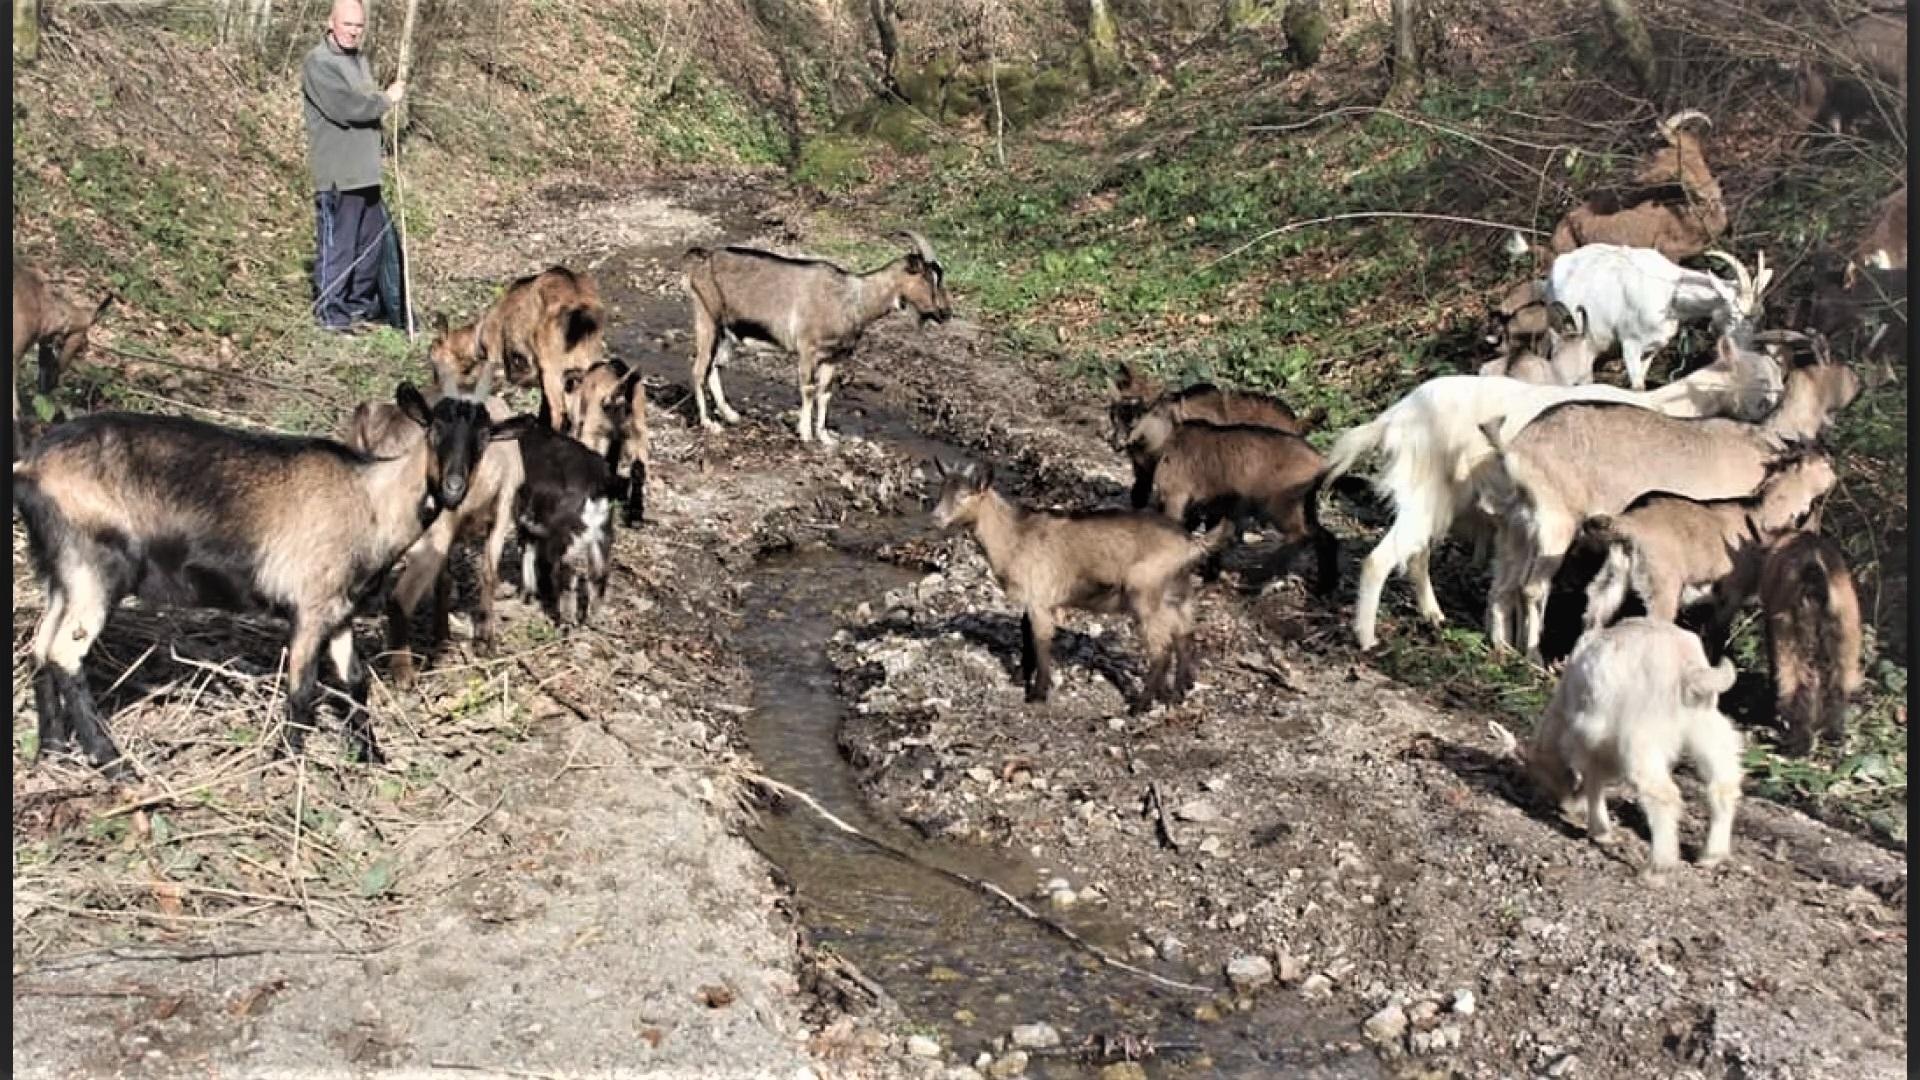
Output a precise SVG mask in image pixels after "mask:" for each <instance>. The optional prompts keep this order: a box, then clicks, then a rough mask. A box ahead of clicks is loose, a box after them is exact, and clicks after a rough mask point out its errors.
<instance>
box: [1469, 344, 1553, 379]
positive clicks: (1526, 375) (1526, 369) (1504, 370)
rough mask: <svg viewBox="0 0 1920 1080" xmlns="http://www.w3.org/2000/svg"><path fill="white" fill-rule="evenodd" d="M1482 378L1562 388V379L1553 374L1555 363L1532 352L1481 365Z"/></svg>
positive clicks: (1516, 354)
mask: <svg viewBox="0 0 1920 1080" xmlns="http://www.w3.org/2000/svg"><path fill="white" fill-rule="evenodd" d="M1479 373H1480V375H1481V377H1482V378H1488V379H1497V378H1502V377H1504V378H1508V379H1518V380H1520V381H1521V382H1523V383H1532V384H1533V385H1535V386H1560V385H1562V384H1561V382H1560V377H1559V376H1558V375H1555V374H1554V373H1553V363H1552V362H1551V361H1548V360H1544V359H1541V358H1540V357H1538V356H1535V355H1534V354H1533V353H1530V352H1519V353H1515V354H1513V355H1512V356H1504V357H1499V358H1497V359H1493V360H1489V361H1487V362H1486V363H1484V364H1481V365H1480V368H1479Z"/></svg>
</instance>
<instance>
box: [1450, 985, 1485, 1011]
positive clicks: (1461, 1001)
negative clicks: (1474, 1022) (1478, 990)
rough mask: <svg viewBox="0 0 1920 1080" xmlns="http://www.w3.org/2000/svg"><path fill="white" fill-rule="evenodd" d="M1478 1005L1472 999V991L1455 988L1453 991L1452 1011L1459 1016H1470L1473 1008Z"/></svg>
mask: <svg viewBox="0 0 1920 1080" xmlns="http://www.w3.org/2000/svg"><path fill="white" fill-rule="evenodd" d="M1478 1007H1479V1006H1478V1005H1477V1004H1476V1003H1475V1001H1474V999H1473V991H1471V990H1455V991H1454V992H1453V1011H1454V1012H1455V1013H1458V1014H1459V1015H1461V1016H1472V1015H1473V1010H1474V1009H1476V1008H1478Z"/></svg>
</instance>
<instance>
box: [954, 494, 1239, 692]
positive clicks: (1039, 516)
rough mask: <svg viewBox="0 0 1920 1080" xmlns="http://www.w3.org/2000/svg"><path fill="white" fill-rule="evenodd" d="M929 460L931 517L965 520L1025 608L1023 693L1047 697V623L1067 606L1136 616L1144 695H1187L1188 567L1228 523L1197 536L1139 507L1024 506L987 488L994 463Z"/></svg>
mask: <svg viewBox="0 0 1920 1080" xmlns="http://www.w3.org/2000/svg"><path fill="white" fill-rule="evenodd" d="M935 466H936V467H937V468H938V469H939V471H940V475H941V477H942V478H943V483H942V485H941V488H940V501H939V502H938V503H937V504H935V506H934V508H933V520H934V523H935V524H936V525H938V526H940V527H941V528H943V529H950V528H955V527H963V528H966V529H969V530H971V531H972V533H973V536H974V539H975V540H977V541H978V542H979V544H980V548H981V550H982V551H983V552H984V553H985V554H986V557H987V565H988V566H989V567H991V568H992V570H993V576H994V579H995V580H996V581H998V582H999V583H1000V587H1001V588H1002V589H1004V590H1006V593H1007V598H1008V599H1010V600H1012V601H1013V602H1014V603H1016V604H1019V605H1021V606H1022V607H1023V608H1025V612H1024V614H1022V616H1021V619H1020V629H1021V636H1022V641H1021V657H1020V675H1021V679H1022V681H1023V682H1024V683H1025V684H1026V695H1027V700H1028V701H1045V700H1047V696H1048V695H1049V694H1050V693H1051V692H1052V690H1053V630H1054V627H1055V626H1056V625H1057V624H1058V622H1059V619H1060V613H1061V612H1062V611H1063V610H1064V609H1066V608H1078V609H1080V610H1082V611H1093V612H1118V611H1125V612H1127V613H1129V614H1131V615H1132V616H1133V620H1134V623H1135V625H1136V626H1137V627H1138V628H1139V631H1140V636H1141V638H1142V639H1143V640H1144V641H1145V643H1146V649H1147V676H1146V686H1145V693H1144V694H1143V695H1142V696H1141V698H1140V701H1139V703H1140V704H1142V705H1144V704H1146V703H1148V702H1151V701H1153V700H1155V699H1159V700H1164V701H1178V700H1180V699H1181V698H1183V697H1185V696H1186V693H1187V691H1188V690H1189V689H1190V688H1191V687H1192V685H1193V583H1192V578H1191V577H1190V576H1189V575H1190V573H1191V571H1192V569H1193V567H1194V565H1195V564H1196V563H1198V562H1200V561H1201V560H1202V559H1205V558H1207V557H1208V556H1209V555H1211V554H1213V553H1214V552H1216V551H1218V550H1219V549H1220V547H1221V546H1222V545H1223V544H1225V542H1226V539H1227V530H1228V526H1227V524H1226V523H1224V522H1222V523H1221V524H1220V526H1219V527H1217V528H1215V529H1214V530H1213V531H1212V532H1211V533H1208V534H1207V535H1206V536H1205V537H1198V538H1197V537H1193V536H1190V535H1188V533H1187V532H1186V530H1184V529H1182V528H1180V526H1178V525H1176V524H1174V523H1173V522H1170V521H1168V520H1166V519H1165V518H1163V517H1160V516H1159V515H1156V514H1148V513H1142V512H1140V511H1136V510H1094V511H1086V512H1081V513H1066V514H1063V513H1052V512H1047V511H1038V510H1027V509H1025V508H1023V507H1021V506H1018V505H1016V504H1015V503H1013V502H1011V501H1009V500H1008V499H1007V498H1005V497H1004V496H1002V495H1001V494H1000V493H999V492H997V491H995V490H994V489H993V468H992V467H991V466H987V467H980V468H976V467H969V468H966V469H963V470H961V471H958V472H951V473H950V472H948V471H947V470H946V467H945V466H944V465H942V464H940V463H939V462H938V461H936V462H935Z"/></svg>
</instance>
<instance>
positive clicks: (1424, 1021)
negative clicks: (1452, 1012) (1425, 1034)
mask: <svg viewBox="0 0 1920 1080" xmlns="http://www.w3.org/2000/svg"><path fill="white" fill-rule="evenodd" d="M1439 1015H1440V1003H1439V1002H1437V1001H1420V1002H1415V1003H1414V1006H1413V1008H1411V1009H1408V1010H1407V1019H1409V1020H1411V1021H1413V1023H1414V1026H1415V1027H1420V1028H1425V1027H1429V1026H1431V1025H1432V1023H1433V1019H1434V1018H1435V1017H1437V1016H1439Z"/></svg>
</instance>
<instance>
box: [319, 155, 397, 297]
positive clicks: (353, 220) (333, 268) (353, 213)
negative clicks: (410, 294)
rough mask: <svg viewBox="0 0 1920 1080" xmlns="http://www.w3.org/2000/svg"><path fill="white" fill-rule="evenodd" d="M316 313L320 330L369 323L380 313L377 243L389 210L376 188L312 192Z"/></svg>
mask: <svg viewBox="0 0 1920 1080" xmlns="http://www.w3.org/2000/svg"><path fill="white" fill-rule="evenodd" d="M313 206H314V233H315V237H316V240H317V245H316V251H315V255H314V259H313V288H314V295H315V297H316V304H315V311H316V314H317V316H318V318H319V321H320V323H321V325H323V326H336V327H338V326H348V325H351V324H352V323H353V322H355V321H356V320H361V319H368V320H370V319H373V318H374V317H375V316H376V315H378V314H379V312H380V309H381V306H382V305H381V303H380V292H379V289H378V284H379V275H380V253H381V239H382V235H383V233H384V232H385V230H386V227H387V209H386V207H385V206H383V205H381V202H380V189H379V188H377V187H366V188H355V189H353V190H351V191H340V190H338V189H335V190H331V191H321V192H316V193H315V194H314V197H313Z"/></svg>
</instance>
